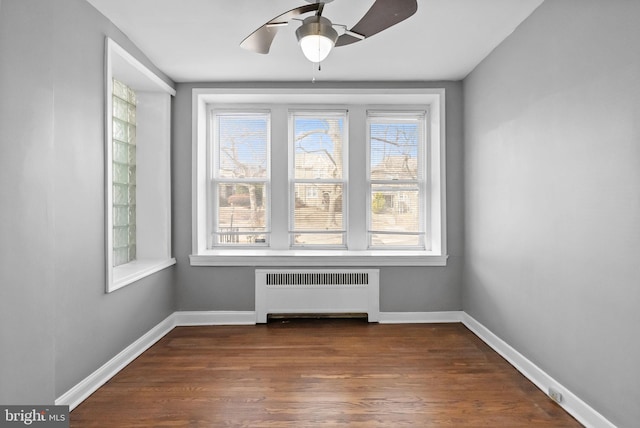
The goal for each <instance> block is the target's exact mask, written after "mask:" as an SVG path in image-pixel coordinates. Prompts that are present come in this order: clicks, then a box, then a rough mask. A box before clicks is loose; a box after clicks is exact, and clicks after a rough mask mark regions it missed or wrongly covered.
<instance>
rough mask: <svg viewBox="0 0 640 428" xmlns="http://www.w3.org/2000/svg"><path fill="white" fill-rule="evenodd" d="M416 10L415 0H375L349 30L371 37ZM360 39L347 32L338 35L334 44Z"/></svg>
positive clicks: (346, 43) (344, 43)
mask: <svg viewBox="0 0 640 428" xmlns="http://www.w3.org/2000/svg"><path fill="white" fill-rule="evenodd" d="M417 10H418V2H417V0H376V1H375V3H373V6H371V8H370V9H369V10H368V11H367V13H365V14H364V16H363V17H362V19H360V21H358V23H357V24H356V25H354V26H353V27H352V28H351V29H350V30H349V31H351V32H353V33H357V34H361V35H363V36H364V38H367V37H371V36H373V35H374V34H377V33H379V32H380V31H382V30H386V29H387V28H389V27H391V26H393V25H396V24H397V23H399V22H402V21H404V20H405V19H407V18H409V17H410V16H411V15H413V14H414V13H416V11H417ZM360 40H362V38H359V37H355V36H352V35H350V34H349V32H347V33H345V34H343V35H341V36H340V37H338V40H337V41H336V46H345V45H350V44H351V43H355V42H359V41H360Z"/></svg>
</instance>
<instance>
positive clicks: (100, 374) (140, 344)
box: [55, 314, 176, 410]
mask: <svg viewBox="0 0 640 428" xmlns="http://www.w3.org/2000/svg"><path fill="white" fill-rule="evenodd" d="M175 326H176V324H175V315H174V314H171V315H169V316H168V317H167V318H165V319H164V321H162V322H160V324H158V325H157V326H155V327H154V328H152V329H151V330H149V331H148V332H147V333H146V334H145V335H143V336H142V337H141V338H140V339H138V340H136V341H135V342H133V343H132V344H131V345H129V346H127V347H126V348H125V349H123V350H122V352H120V353H119V354H118V355H116V356H115V357H113V358H112V359H110V360H109V361H107V362H106V363H105V364H104V365H103V366H102V367H100V368H99V369H98V370H96V371H95V372H93V373H91V374H90V375H89V376H87V377H86V378H85V379H84V380H82V381H81V382H80V383H78V384H77V385H76V386H74V387H73V388H71V389H70V390H69V391H67V392H65V393H64V394H62V395H61V396H60V397H58V399H56V401H55V404H56V406H59V405H63V406H69V410H73V409H75V408H76V407H77V406H78V405H80V403H82V402H83V401H84V400H86V399H87V398H88V397H89V396H90V395H91V394H93V393H94V392H95V391H97V390H98V388H100V387H101V386H102V385H104V384H105V383H107V381H109V379H111V378H112V377H113V376H115V375H116V374H118V372H120V370H122V369H124V368H125V367H126V366H127V365H128V364H129V363H131V362H132V361H133V360H135V359H136V358H137V357H139V356H140V355H141V354H142V353H143V352H145V351H146V350H147V349H149V348H151V346H153V345H154V344H155V343H156V342H158V341H159V340H160V339H162V338H163V337H164V336H165V335H166V334H167V333H169V332H170V331H171V330H173V328H174V327H175Z"/></svg>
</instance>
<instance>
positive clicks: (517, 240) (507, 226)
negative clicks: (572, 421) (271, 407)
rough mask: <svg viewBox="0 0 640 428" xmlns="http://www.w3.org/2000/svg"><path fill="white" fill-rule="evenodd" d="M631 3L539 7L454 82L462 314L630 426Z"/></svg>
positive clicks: (566, 2) (633, 397)
mask: <svg viewBox="0 0 640 428" xmlns="http://www.w3.org/2000/svg"><path fill="white" fill-rule="evenodd" d="M639 21H640V2H638V1H628V0H547V1H546V2H544V3H543V4H542V5H541V6H540V7H539V8H538V9H537V11H536V12H534V14H533V15H532V16H531V17H529V18H528V19H527V20H526V21H525V22H524V23H523V24H522V25H521V26H520V27H519V28H518V29H517V30H516V31H515V32H514V33H513V34H512V35H511V36H510V37H509V38H508V39H507V40H506V41H505V42H504V43H502V44H501V45H500V46H499V47H498V48H497V49H496V50H495V51H494V52H493V53H492V54H491V55H490V56H489V57H488V58H487V59H485V61H484V62H482V63H481V65H480V66H478V67H477V68H476V70H474V71H473V72H472V73H471V74H470V75H469V76H468V77H467V79H465V81H464V96H465V165H466V168H465V189H466V196H465V225H466V229H465V239H466V242H465V270H464V287H463V307H464V310H465V311H466V312H467V313H469V314H470V315H471V316H473V317H475V318H476V319H477V320H478V321H480V322H481V323H482V324H484V325H485V326H487V327H488V328H489V329H490V330H491V331H493V332H494V333H496V334H497V335H498V336H500V337H501V338H502V339H504V340H505V341H506V342H508V343H509V344H511V345H512V346H513V347H515V348H516V349H517V350H518V351H520V352H521V353H522V354H524V355H525V356H526V357H527V358H529V359H530V360H531V361H533V362H534V363H535V364H537V365H538V366H539V367H541V368H542V369H543V370H545V371H546V372H547V373H549V374H550V375H551V376H553V377H554V378H556V379H557V380H558V381H559V382H561V383H562V384H564V385H565V386H567V387H568V388H569V389H570V390H571V391H573V392H574V393H576V394H577V395H578V396H579V397H580V398H582V399H583V400H584V401H585V402H587V403H588V404H590V405H591V406H592V407H593V408H595V409H596V410H597V411H599V412H600V413H602V414H603V415H604V416H605V417H607V418H608V419H609V420H610V421H612V422H613V423H615V424H617V425H619V426H620V427H634V426H638V425H637V424H638V421H639V420H640V406H638V403H640V369H639V365H638V362H639V361H640V340H638V331H637V330H638V327H639V326H640V311H639V310H638V306H639V304H640V286H639V284H640V262H639V261H638V259H639V256H640V196H639V195H640V125H639V123H640V102H639V100H640V83H639V82H640V49H639V44H638V42H639V41H640V25H638V22H639Z"/></svg>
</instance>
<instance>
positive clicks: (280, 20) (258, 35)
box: [240, 3, 322, 54]
mask: <svg viewBox="0 0 640 428" xmlns="http://www.w3.org/2000/svg"><path fill="white" fill-rule="evenodd" d="M321 5H322V3H313V4H308V5H304V6H300V7H297V8H295V9H291V10H290V11H288V12H285V13H283V14H282V15H279V16H276V17H275V18H273V19H272V20H271V21H269V22H267V23H265V24H264V25H263V26H262V27H260V28H258V29H257V30H256V31H254V32H253V33H251V34H249V35H248V36H247V37H246V38H245V39H244V40H243V41H242V42H240V47H242V48H244V49H247V50H250V51H253V52H256V53H261V54H266V53H269V49H270V48H271V43H272V42H273V38H274V37H275V36H276V34H277V33H278V28H280V26H282V25H286V24H287V23H289V21H290V20H291V19H292V18H295V17H296V16H299V15H303V14H305V13H309V12H313V11H315V10H318V9H320V7H321Z"/></svg>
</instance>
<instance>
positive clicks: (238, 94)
mask: <svg viewBox="0 0 640 428" xmlns="http://www.w3.org/2000/svg"><path fill="white" fill-rule="evenodd" d="M267 103H268V105H269V106H273V110H272V114H273V113H275V112H276V111H277V110H278V109H284V113H283V114H284V115H285V117H286V114H287V108H286V106H287V105H288V104H295V105H296V109H298V110H302V109H310V110H315V109H322V110H324V109H326V110H331V109H334V108H337V109H342V108H345V106H346V108H347V109H348V110H349V112H350V116H349V123H350V131H349V146H350V148H351V149H350V150H351V151H352V153H353V150H357V149H356V148H355V147H354V137H353V136H352V133H351V130H353V129H354V128H356V127H361V129H363V130H364V129H366V123H365V122H366V121H365V120H364V119H358V120H354V116H352V115H351V112H352V111H356V110H361V111H366V110H367V109H370V110H374V109H380V110H388V109H391V108H393V109H399V110H421V109H425V108H428V110H429V112H430V114H429V123H428V127H427V132H428V133H429V138H430V141H431V144H430V147H429V152H430V153H429V155H430V156H429V157H428V160H429V165H428V166H427V168H426V170H427V172H428V174H429V176H428V177H427V181H428V183H429V185H430V191H429V194H428V198H429V204H428V209H427V212H426V215H427V217H428V223H429V224H427V225H426V226H425V228H426V231H430V232H431V233H430V237H431V240H432V243H431V245H430V246H429V249H428V250H408V249H399V250H388V249H369V248H367V242H366V241H367V240H366V233H363V231H366V225H365V224H364V223H365V222H364V221H363V217H360V218H359V217H358V215H363V211H360V212H359V213H357V212H353V211H354V210H351V207H349V208H348V210H349V213H348V216H349V220H348V221H349V223H348V224H349V225H350V226H352V227H351V230H354V228H355V227H357V228H360V229H362V230H361V231H359V232H358V233H355V234H352V233H351V231H350V232H349V235H348V238H347V239H348V245H349V249H306V248H305V249H298V248H290V247H289V242H288V239H285V242H284V243H283V242H282V241H279V240H278V239H276V237H275V236H274V237H272V246H271V247H270V248H247V249H208V248H207V246H206V239H205V238H206V236H205V235H206V233H203V231H205V230H206V211H207V210H206V204H207V194H206V144H207V120H208V119H207V110H208V108H209V107H210V105H225V104H228V105H236V106H238V105H254V106H255V105H256V104H258V105H262V106H264V105H266V104H267ZM192 113H193V122H192V126H193V133H192V148H193V152H192V156H193V157H192V161H193V168H192V174H193V175H192V192H193V198H192V202H193V207H192V208H193V209H192V216H193V222H192V254H191V255H190V263H191V265H193V266H356V265H357V266H445V265H446V262H447V257H448V256H447V253H446V197H445V196H446V193H445V190H446V185H445V161H446V159H445V141H446V138H445V90H444V89H443V88H400V89H390V88H383V89H373V88H372V89H351V88H349V89H345V88H328V87H327V88H301V87H281V88H263V87H262V88H260V87H256V88H224V87H212V88H193V90H192ZM279 114H280V113H279ZM360 116H362V114H360ZM275 121H276V119H275V117H274V118H273V119H272V133H273V134H272V141H273V146H272V160H273V159H274V158H276V157H281V156H285V157H286V156H287V150H288V149H287V148H285V149H284V152H283V151H282V149H281V148H278V147H276V142H277V141H278V140H279V139H282V138H285V139H286V138H287V130H285V131H284V135H282V133H280V131H278V130H277V129H276V128H277V127H276V126H275V125H274V123H275ZM357 138H362V137H357ZM362 144H365V143H364V141H363V143H362ZM287 146H288V144H287ZM364 157H365V156H364V153H362V156H360V159H358V158H357V157H355V156H353V155H352V154H350V155H349V168H348V169H349V172H348V174H349V182H348V189H347V191H348V192H349V194H350V195H351V199H352V201H353V200H354V198H356V197H357V198H359V200H360V202H359V203H361V204H362V206H363V207H366V205H365V204H366V196H365V195H364V192H363V191H362V190H363V189H366V188H367V187H366V174H365V164H366V161H365V160H364ZM354 158H355V159H354ZM287 161H288V157H287ZM356 163H358V165H359V166H358V168H360V170H359V171H357V172H355V171H354V169H353V166H354V165H355V164H356ZM354 174H357V175H358V176H356V175H354ZM287 180H288V171H286V170H285V171H280V170H279V168H278V167H276V166H273V165H272V194H271V196H272V198H274V200H275V199H276V196H275V195H274V194H273V193H274V192H273V189H275V188H280V187H279V186H287ZM283 188H285V187H283ZM354 191H355V193H356V194H354ZM357 193H360V194H361V195H357ZM287 199H288V198H287ZM281 203H282V199H278V201H277V203H276V202H273V201H272V205H280V204H281ZM353 203H358V202H353ZM353 203H352V206H353ZM286 205H287V207H288V203H287V204H286ZM276 210H277V207H276V206H273V211H272V216H273V218H274V219H273V230H272V232H273V233H274V234H275V233H276V229H278V228H279V227H281V226H279V225H278V224H277V223H278V221H280V220H279V217H280V216H281V215H282V214H284V216H285V220H287V217H288V216H286V209H285V210H284V211H280V212H276ZM287 227H288V226H287V225H285V226H284V229H286V228H287ZM352 235H355V238H354V236H352ZM363 236H364V237H365V238H364V239H363Z"/></svg>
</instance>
